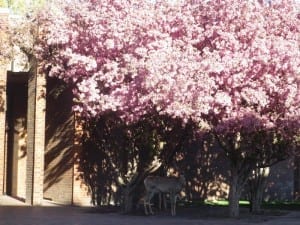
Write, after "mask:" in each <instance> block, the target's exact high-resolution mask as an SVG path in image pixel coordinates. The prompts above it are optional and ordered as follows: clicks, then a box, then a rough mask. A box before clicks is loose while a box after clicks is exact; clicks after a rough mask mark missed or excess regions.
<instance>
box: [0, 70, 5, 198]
mask: <svg viewBox="0 0 300 225" xmlns="http://www.w3.org/2000/svg"><path fill="white" fill-rule="evenodd" d="M6 75H7V72H6V67H5V66H1V65H0V195H3V194H4V191H5V189H4V186H5V180H6V179H5V174H6V173H5V168H6V167H5V161H6V160H5V147H6V138H5V115H6V78H7V76H6Z"/></svg>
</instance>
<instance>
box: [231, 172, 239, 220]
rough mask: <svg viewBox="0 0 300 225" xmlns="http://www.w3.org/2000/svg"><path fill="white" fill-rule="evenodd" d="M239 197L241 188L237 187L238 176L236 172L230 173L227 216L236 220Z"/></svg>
mask: <svg viewBox="0 0 300 225" xmlns="http://www.w3.org/2000/svg"><path fill="white" fill-rule="evenodd" d="M240 195H241V187H240V185H239V176H238V173H237V171H232V174H231V182H230V188H229V199H228V200H229V216H230V217H232V218H238V217H239V213H240V208H239V200H240Z"/></svg>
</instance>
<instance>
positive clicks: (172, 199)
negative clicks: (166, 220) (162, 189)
mask: <svg viewBox="0 0 300 225" xmlns="http://www.w3.org/2000/svg"><path fill="white" fill-rule="evenodd" d="M170 202H171V215H172V216H175V215H176V193H175V192H170Z"/></svg>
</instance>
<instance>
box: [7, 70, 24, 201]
mask: <svg viewBox="0 0 300 225" xmlns="http://www.w3.org/2000/svg"><path fill="white" fill-rule="evenodd" d="M27 80H28V74H27V73H12V72H8V74H7V111H6V128H7V133H6V135H7V148H6V155H7V163H6V165H7V167H6V194H8V195H10V196H13V197H16V198H20V199H25V196H26V160H27V158H26V156H27V152H26V137H27V129H26V127H27V126H26V125H27V99H28V97H27V92H28V91H27V90H28V86H27Z"/></svg>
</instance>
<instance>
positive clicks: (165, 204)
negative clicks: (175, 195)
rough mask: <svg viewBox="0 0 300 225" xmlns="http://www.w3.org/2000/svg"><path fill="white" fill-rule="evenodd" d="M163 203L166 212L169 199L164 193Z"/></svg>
mask: <svg viewBox="0 0 300 225" xmlns="http://www.w3.org/2000/svg"><path fill="white" fill-rule="evenodd" d="M163 201H164V210H165V211H166V210H167V198H166V194H165V193H163Z"/></svg>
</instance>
